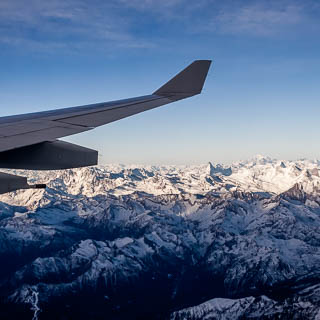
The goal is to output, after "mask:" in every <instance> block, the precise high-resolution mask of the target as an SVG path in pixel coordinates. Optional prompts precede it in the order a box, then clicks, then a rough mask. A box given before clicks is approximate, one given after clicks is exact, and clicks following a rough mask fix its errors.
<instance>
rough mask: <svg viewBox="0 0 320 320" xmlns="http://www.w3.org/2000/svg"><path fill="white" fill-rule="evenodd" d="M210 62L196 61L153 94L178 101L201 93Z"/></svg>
mask: <svg viewBox="0 0 320 320" xmlns="http://www.w3.org/2000/svg"><path fill="white" fill-rule="evenodd" d="M210 65H211V60H196V61H194V62H192V63H191V64H190V65H189V66H188V67H186V68H185V69H184V70H182V71H181V72H180V73H178V74H177V75H176V76H175V77H173V78H172V79H171V80H169V81H168V82H167V83H166V84H165V85H163V86H162V87H161V88H159V89H158V90H157V91H155V92H154V93H153V94H155V95H158V96H165V97H168V98H169V99H170V100H180V99H184V98H187V97H191V96H194V95H196V94H199V93H201V91H202V88H203V85H204V82H205V80H206V77H207V74H208V71H209V68H210Z"/></svg>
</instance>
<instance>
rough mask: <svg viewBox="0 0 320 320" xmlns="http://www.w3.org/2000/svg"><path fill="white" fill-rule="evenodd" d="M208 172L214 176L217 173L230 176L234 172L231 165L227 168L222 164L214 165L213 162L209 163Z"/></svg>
mask: <svg viewBox="0 0 320 320" xmlns="http://www.w3.org/2000/svg"><path fill="white" fill-rule="evenodd" d="M206 173H207V175H208V176H211V177H214V176H216V175H217V174H222V175H224V176H230V175H231V174H232V169H231V167H227V168H225V167H224V166H222V165H221V164H217V165H216V166H214V165H213V164H212V163H211V162H209V163H208V165H207V169H206Z"/></svg>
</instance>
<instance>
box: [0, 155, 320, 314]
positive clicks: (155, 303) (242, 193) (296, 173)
mask: <svg viewBox="0 0 320 320" xmlns="http://www.w3.org/2000/svg"><path fill="white" fill-rule="evenodd" d="M318 166H319V164H318V163H317V162H309V161H299V162H289V161H282V162H281V161H276V160H271V159H270V158H266V159H264V158H263V157H261V156H260V157H259V158H258V160H257V159H255V160H254V161H247V162H243V163H237V164H234V165H233V166H232V167H231V168H230V170H231V171H228V173H227V174H226V172H223V171H221V170H220V169H219V170H220V172H217V171H216V170H215V172H214V173H212V175H208V167H207V166H199V167H173V166H167V167H148V168H141V167H132V168H131V167H123V166H122V167H121V166H108V167H99V168H87V169H77V170H68V171H61V172H53V173H34V172H30V173H28V175H29V179H31V180H32V179H37V180H41V182H47V183H48V185H49V187H48V188H47V190H46V191H35V190H25V191H18V192H15V193H11V194H7V195H2V196H1V198H0V200H1V201H2V202H0V261H1V267H0V294H1V302H0V303H1V305H0V318H1V319H9V318H10V319H12V318H14V317H19V318H20V319H23V318H26V319H32V317H34V319H79V318H80V319H105V318H108V319H128V318H130V319H170V318H171V319H175V320H176V319H247V318H248V319H262V318H263V319H275V318H279V319H316V318H317V317H318V318H319V319H320V206H319V205H320V202H319V201H320V199H319V196H320V192H319V190H320V188H319V185H320V184H319V181H320V178H319V176H318V175H316V174H313V173H314V172H316V170H318ZM217 167H218V166H216V167H215V168H217ZM297 167H299V170H298V169H297ZM220 168H224V167H223V166H220ZM229 173H230V174H229ZM309 173H311V174H309ZM209 177H211V178H213V177H216V178H215V179H214V180H213V179H211V180H210V179H208V178H209Z"/></svg>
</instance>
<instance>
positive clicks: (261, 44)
mask: <svg viewBox="0 0 320 320" xmlns="http://www.w3.org/2000/svg"><path fill="white" fill-rule="evenodd" d="M195 59H212V60H213V65H212V68H211V70H210V73H209V76H208V79H207V82H206V85H205V88H204V91H203V94H202V95H199V96H196V97H193V98H190V99H188V100H183V101H180V102H177V103H174V104H171V105H168V106H164V107H162V108H159V109H155V110H152V111H149V112H145V113H143V114H140V115H136V116H133V117H130V118H127V119H124V120H120V121H118V122H114V123H112V124H109V125H106V126H104V127H101V128H98V129H96V130H94V131H91V132H87V133H83V134H79V135H76V136H73V137H70V138H68V139H66V140H68V141H70V142H74V143H78V144H81V145H84V146H87V147H91V148H94V149H97V150H99V151H100V154H101V157H100V163H141V164H197V163H205V162H207V161H213V162H231V161H234V160H239V159H246V158H249V157H251V156H253V155H255V154H264V155H268V156H271V157H275V158H281V159H297V158H311V159H313V158H320V152H319V150H320V125H319V120H320V102H319V101H320V2H319V1H315V0H314V1H311V0H304V1H294V0H291V1H282V0H275V1H272V0H270V1H264V0H261V1H246V0H238V1H233V0H225V1H218V0H197V1H187V0H158V1H156V0H118V1H113V0H110V1H100V0H90V1H89V0H64V1H60V0H51V1H43V0H30V1H24V0H10V1H9V0H1V1H0V69H1V77H0V87H1V90H0V105H1V115H3V116H5V115H11V114H18V113H27V112H34V111H40V110H46V109H56V108H62V107H69V106H75V105H83V104H89V103H94V102H102V101H109V100H117V99H122V98H128V97H133V96H139V95H144V94H149V93H151V92H153V91H154V90H155V89H156V88H158V87H159V86H161V85H162V84H163V83H164V82H166V81H167V80H168V79H169V78H170V77H172V76H173V75H174V74H175V73H177V72H178V71H180V70H181V69H182V68H184V67H185V66H186V65H188V64H189V63H190V62H192V61H193V60H195Z"/></svg>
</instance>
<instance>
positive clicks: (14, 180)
mask: <svg viewBox="0 0 320 320" xmlns="http://www.w3.org/2000/svg"><path fill="white" fill-rule="evenodd" d="M45 188H46V185H45V184H36V185H29V184H28V182H27V178H26V177H20V176H15V175H12V174H8V173H4V172H0V194H2V193H7V192H11V191H16V190H20V189H45Z"/></svg>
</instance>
